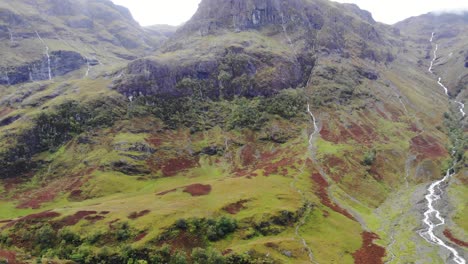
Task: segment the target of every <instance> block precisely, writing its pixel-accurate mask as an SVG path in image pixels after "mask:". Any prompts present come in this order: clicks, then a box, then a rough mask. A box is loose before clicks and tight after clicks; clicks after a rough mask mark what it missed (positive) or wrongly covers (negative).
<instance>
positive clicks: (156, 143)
mask: <svg viewBox="0 0 468 264" xmlns="http://www.w3.org/2000/svg"><path fill="white" fill-rule="evenodd" d="M146 142H148V143H150V144H151V145H152V146H155V147H159V146H161V144H162V142H163V140H162V138H159V137H156V136H152V137H150V138H147V139H146Z"/></svg>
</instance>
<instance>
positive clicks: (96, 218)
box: [84, 215, 105, 224]
mask: <svg viewBox="0 0 468 264" xmlns="http://www.w3.org/2000/svg"><path fill="white" fill-rule="evenodd" d="M104 218H105V217H104V216H102V215H88V216H86V217H85V218H84V219H86V220H88V221H90V222H91V223H93V224H94V223H96V222H97V221H100V220H102V219H104Z"/></svg>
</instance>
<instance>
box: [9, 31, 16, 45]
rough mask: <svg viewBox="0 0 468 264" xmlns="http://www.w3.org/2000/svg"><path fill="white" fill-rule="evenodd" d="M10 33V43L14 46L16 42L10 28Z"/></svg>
mask: <svg viewBox="0 0 468 264" xmlns="http://www.w3.org/2000/svg"><path fill="white" fill-rule="evenodd" d="M8 33H9V34H10V42H11V43H12V44H13V43H14V42H15V40H14V39H13V32H12V31H11V29H10V28H8Z"/></svg>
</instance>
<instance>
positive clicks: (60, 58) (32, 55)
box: [0, 0, 167, 84]
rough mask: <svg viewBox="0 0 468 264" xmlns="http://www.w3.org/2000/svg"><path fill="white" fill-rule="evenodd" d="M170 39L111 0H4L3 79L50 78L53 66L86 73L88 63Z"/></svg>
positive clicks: (0, 26)
mask: <svg viewBox="0 0 468 264" xmlns="http://www.w3.org/2000/svg"><path fill="white" fill-rule="evenodd" d="M165 39H167V37H163V36H158V35H152V34H150V33H149V32H147V31H145V30H144V29H143V28H141V27H140V26H139V24H138V23H137V22H136V21H135V20H134V19H133V17H132V15H131V14H130V12H129V11H128V9H126V8H124V7H120V6H117V5H114V4H113V3H112V2H111V1H108V0H92V1H91V0H79V1H68V0H65V1H57V0H38V1H26V0H22V1H15V3H14V4H13V3H9V2H6V1H4V2H2V3H0V56H1V57H2V61H1V62H0V71H1V73H0V76H1V77H0V79H1V82H2V84H17V83H23V82H29V81H40V80H46V79H49V67H50V75H51V76H50V77H52V78H53V77H56V76H62V75H64V74H66V73H69V72H71V71H75V70H79V69H82V70H83V74H82V75H83V76H84V75H85V73H86V72H89V69H90V68H85V67H84V66H85V65H88V66H89V67H92V68H100V67H94V66H99V65H103V64H112V63H114V64H115V63H122V62H123V63H124V62H125V61H128V60H133V59H136V58H138V57H141V56H143V55H144V54H145V53H146V52H150V51H153V50H154V49H156V48H157V47H158V46H159V45H160V43H161V42H162V41H164V40H165ZM47 56H49V58H47ZM49 60H50V61H49ZM101 68H102V67H101ZM92 72H94V73H95V74H96V72H97V71H92ZM80 75H81V74H80Z"/></svg>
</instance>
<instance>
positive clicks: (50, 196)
mask: <svg viewBox="0 0 468 264" xmlns="http://www.w3.org/2000/svg"><path fill="white" fill-rule="evenodd" d="M57 194H58V190H57V191H54V192H49V191H44V192H38V193H36V194H35V195H33V197H31V199H29V200H27V201H25V202H23V203H21V204H19V205H18V206H17V207H16V208H19V209H25V208H32V209H39V208H40V207H41V205H42V204H43V203H46V202H50V201H53V200H54V199H55V197H56V196H57Z"/></svg>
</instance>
